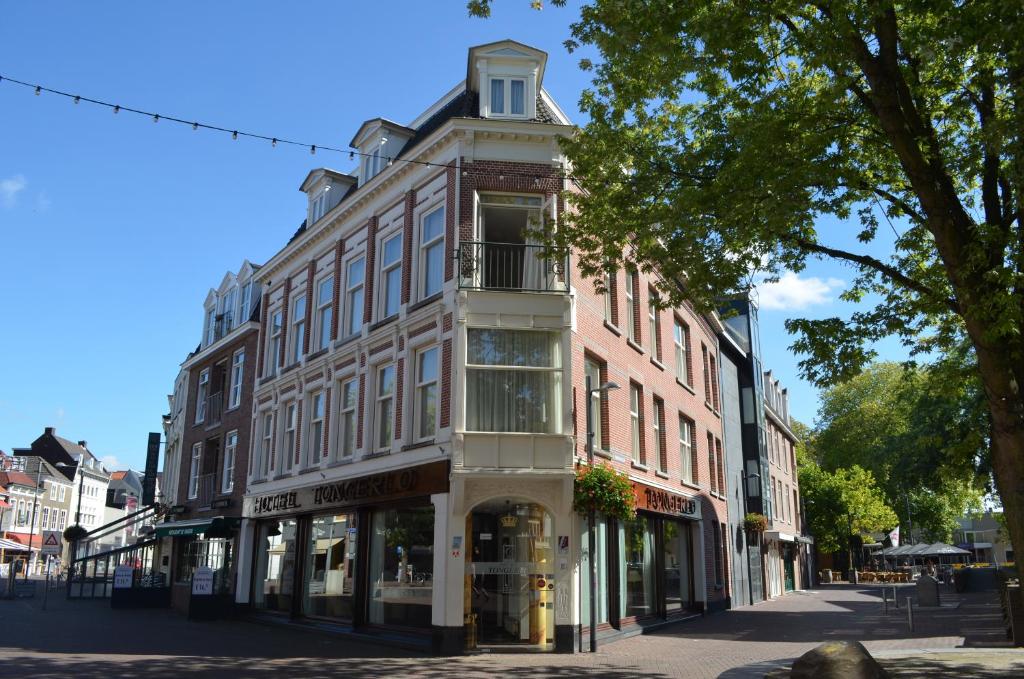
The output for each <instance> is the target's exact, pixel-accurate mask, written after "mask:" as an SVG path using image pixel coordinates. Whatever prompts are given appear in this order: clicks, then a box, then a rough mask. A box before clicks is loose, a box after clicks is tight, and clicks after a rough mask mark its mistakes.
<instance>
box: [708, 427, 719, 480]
mask: <svg viewBox="0 0 1024 679" xmlns="http://www.w3.org/2000/svg"><path fill="white" fill-rule="evenodd" d="M708 476H710V477H711V492H712V493H717V492H718V460H717V458H716V457H715V437H714V436H712V435H711V432H708Z"/></svg>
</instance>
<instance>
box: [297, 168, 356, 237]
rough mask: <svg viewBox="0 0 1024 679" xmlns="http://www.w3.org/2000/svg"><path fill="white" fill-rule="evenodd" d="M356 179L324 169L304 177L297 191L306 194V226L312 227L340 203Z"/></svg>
mask: <svg viewBox="0 0 1024 679" xmlns="http://www.w3.org/2000/svg"><path fill="white" fill-rule="evenodd" d="M355 183H356V178H355V177H353V176H351V175H347V174H342V173H340V172H335V171H334V170H328V169H327V168H326V167H321V168H319V169H316V170H313V171H312V172H310V173H309V174H308V175H306V180H305V181H304V182H302V185H301V186H299V191H302V192H303V193H305V194H306V196H307V198H308V199H309V201H308V204H307V213H306V224H309V225H310V226H312V225H313V224H316V223H317V222H318V221H320V218H321V217H323V216H324V215H325V214H327V213H328V212H330V211H331V209H332V208H334V206H335V205H337V204H338V203H340V202H341V199H342V198H344V197H345V194H346V193H348V192H349V190H350V189H351V188H352V187H353V186H354V185H355Z"/></svg>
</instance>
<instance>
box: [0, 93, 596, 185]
mask: <svg viewBox="0 0 1024 679" xmlns="http://www.w3.org/2000/svg"><path fill="white" fill-rule="evenodd" d="M3 83H10V84H12V85H20V86H21V87H25V88H28V89H31V90H34V91H35V94H36V96H40V95H41V94H42V93H44V92H45V93H47V94H54V95H57V96H61V97H65V98H67V99H70V100H72V101H73V102H74V103H75V104H80V103H81V102H85V103H87V104H93V105H95V106H103V107H106V108H108V109H110V110H111V111H113V112H114V114H115V115H116V114H119V113H122V112H124V113H131V114H135V115H138V116H142V117H145V118H150V119H152V121H153V122H154V123H159V122H160V121H165V122H169V123H176V124H179V125H187V126H188V127H191V128H192V129H193V130H200V129H203V130H209V131H211V132H220V133H225V134H230V135H231V138H232V139H234V140H237V139H238V138H239V137H245V138H248V139H256V140H261V141H269V142H270V145H271V147H274V148H276V147H277V145H278V144H284V145H286V146H295V147H299V148H307V149H309V152H310V153H311V154H313V155H316V152H317V151H328V152H332V153H340V154H342V155H348V158H349V160H355V158H356V157H357V156H358V157H360V158H371V157H373V155H374V154H372V153H368V152H365V151H358V150H355V149H341V148H337V147H334V146H329V145H326V144H310V143H307V142H301V141H295V140H294V139H287V138H285V137H278V136H270V135H265V134H259V133H256V132H246V131H244V130H239V129H232V128H228V127H223V126H220V125H210V124H208V123H201V122H199V121H197V120H188V119H185V118H179V117H176V116H168V115H163V114H160V113H156V112H154V111H144V110H142V109H138V108H133V107H131V106H122V105H120V104H113V103H111V102H109V101H103V100H101V99H93V98H91V97H85V96H82V95H79V94H71V93H70V92H62V91H61V90H56V89H53V88H51V87H45V86H43V85H39V84H37V83H29V82H25V81H23V80H18V79H16V78H11V77H9V76H6V75H0V84H3ZM378 156H379V154H378ZM383 160H384V161H385V162H386V163H387V165H389V166H390V165H393V164H394V163H408V164H413V165H422V166H425V167H428V168H433V167H436V168H441V167H444V166H445V164H443V163H431V162H429V161H424V160H416V159H414V158H392V157H385V158H383ZM466 174H468V173H467V172H466V171H465V170H464V171H463V175H466ZM474 174H477V173H474ZM486 175H487V176H494V172H493V171H491V172H487V173H486ZM501 176H502V177H505V176H508V177H520V178H525V179H533V180H535V181H540V180H541V179H550V178H551V175H543V176H540V175H535V174H530V173H523V172H516V171H512V170H510V171H506V172H503V173H502V174H501ZM560 177H561V178H562V179H567V180H570V181H577V179H576V178H575V177H573V176H571V175H568V174H566V173H564V172H562V173H561V174H560Z"/></svg>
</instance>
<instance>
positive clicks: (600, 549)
mask: <svg viewBox="0 0 1024 679" xmlns="http://www.w3.org/2000/svg"><path fill="white" fill-rule="evenodd" d="M589 521H590V519H589V517H587V516H584V517H583V521H582V522H581V523H580V527H581V532H580V544H581V545H583V549H584V550H586V549H587V546H588V545H589V540H590V538H589V537H588V531H589ZM594 525H595V526H596V528H597V532H596V539H595V552H596V554H597V624H599V625H600V624H602V623H607V622H608V621H609V616H608V602H609V582H608V547H609V546H608V520H607V519H605V518H604V517H600V516H599V517H597V521H595V522H594ZM582 565H583V569H582V574H583V578H582V580H581V581H580V597H581V598H580V602H581V609H580V610H581V612H582V617H581V620H582V621H583V624H584V625H589V624H590V563H589V562H588V561H587V560H586V558H584V560H583V561H582Z"/></svg>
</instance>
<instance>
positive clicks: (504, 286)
mask: <svg viewBox="0 0 1024 679" xmlns="http://www.w3.org/2000/svg"><path fill="white" fill-rule="evenodd" d="M456 258H457V262H458V267H459V270H458V274H459V287H460V288H463V289H469V290H509V291H517V292H564V291H566V290H567V289H568V285H567V282H566V276H567V271H568V260H569V258H568V256H567V255H566V253H565V252H564V251H563V250H558V249H556V248H550V247H547V246H544V245H527V244H523V243H488V242H483V241H462V243H461V247H460V248H459V251H458V253H457V256H456Z"/></svg>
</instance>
